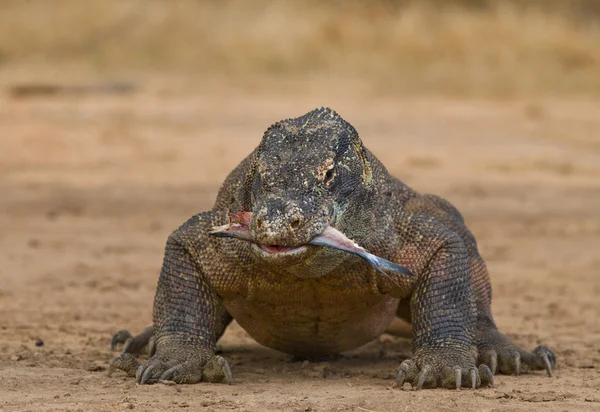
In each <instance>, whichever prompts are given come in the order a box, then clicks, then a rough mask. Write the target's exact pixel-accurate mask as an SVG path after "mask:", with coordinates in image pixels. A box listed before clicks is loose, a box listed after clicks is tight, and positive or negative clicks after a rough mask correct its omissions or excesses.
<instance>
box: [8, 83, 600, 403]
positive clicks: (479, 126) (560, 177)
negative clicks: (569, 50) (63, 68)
mask: <svg viewBox="0 0 600 412" xmlns="http://www.w3.org/2000/svg"><path fill="white" fill-rule="evenodd" d="M320 105H331V106H332V107H334V108H335V109H336V110H338V111H339V112H340V113H341V114H342V115H343V116H344V117H346V118H347V119H348V120H350V121H352V122H353V123H354V124H355V126H356V127H357V129H358V130H359V132H360V133H361V135H362V137H363V140H364V141H365V143H366V145H367V146H368V147H369V148H371V149H372V150H373V151H374V152H375V154H376V155H378V156H379V157H380V159H381V160H382V161H383V162H384V163H385V164H386V165H387V166H388V168H389V169H390V171H391V172H392V173H394V174H395V175H397V176H398V177H400V178H402V179H403V180H404V181H406V182H407V183H409V184H410V185H412V186H413V187H415V188H417V189H418V190H420V191H424V192H433V193H438V194H441V195H443V196H445V197H447V198H449V199H450V200H451V201H452V202H454V203H455V204H456V205H457V206H458V207H459V208H460V209H461V210H462V211H463V213H464V215H465V217H466V219H467V221H468V223H469V225H470V227H471V228H472V230H473V231H474V233H475V234H476V236H477V238H478V240H479V244H480V247H481V251H482V254H483V256H484V257H485V259H486V260H487V262H488V265H489V267H490V270H491V275H492V281H493V290H494V300H493V312H494V315H495V318H496V321H497V323H498V325H499V327H500V328H501V330H503V331H505V332H507V333H508V334H509V336H510V337H511V338H513V339H514V340H515V341H516V342H518V343H519V344H520V345H523V346H524V347H526V348H530V349H531V348H533V347H535V346H536V345H538V344H540V343H544V344H546V345H548V346H550V347H551V348H552V349H553V350H554V351H555V353H556V355H557V357H558V368H557V370H556V372H555V376H554V377H553V378H551V379H549V378H546V377H545V376H544V374H542V373H534V374H527V375H523V376H520V377H514V376H498V377H497V384H496V387H495V388H493V389H483V390H477V391H472V390H462V391H459V392H457V391H448V390H427V391H420V392H415V391H408V390H399V389H394V388H393V387H392V378H393V375H394V370H395V368H396V367H397V365H398V364H399V361H401V360H402V359H405V358H407V357H409V356H410V353H411V352H410V351H411V349H410V341H409V340H406V339H403V338H398V337H393V336H391V335H387V334H386V335H383V336H382V337H381V338H380V339H379V340H377V341H375V342H372V343H370V344H368V345H366V346H364V347H362V348H359V349H357V350H355V351H353V352H350V353H346V354H344V355H343V356H341V357H340V358H339V359H332V360H331V361H329V362H326V363H313V364H311V363H298V362H292V360H291V359H290V357H288V356H287V355H284V354H281V353H278V352H275V351H272V350H270V349H266V348H264V347H261V346H259V345H258V344H256V343H254V342H253V340H252V339H251V338H250V337H249V336H248V335H247V334H246V333H245V332H244V331H243V330H241V329H240V328H239V327H238V326H237V325H235V324H234V325H232V326H231V327H230V328H229V329H228V331H227V332H226V335H225V337H224V338H223V340H222V343H221V345H220V346H221V348H222V350H223V353H224V356H226V357H227V358H228V359H229V360H230V364H231V366H232V369H233V373H234V380H235V382H234V384H233V385H232V386H226V385H218V384H198V385H192V386H185V385H184V386H166V385H155V386H137V385H136V384H135V383H134V382H133V380H132V379H129V378H126V377H125V376H123V375H120V374H117V375H116V376H113V377H107V375H106V372H105V368H106V366H107V363H108V362H109V361H110V359H111V358H112V357H113V356H114V355H115V353H113V352H111V350H110V348H109V341H110V338H111V336H112V334H113V333H114V332H116V331H117V330H118V329H121V328H128V329H130V330H132V331H140V330H141V329H142V328H143V327H144V326H145V325H147V324H149V322H150V320H151V310H152V299H153V295H154V290H155V285H156V281H157V276H158V271H159V268H160V264H161V260H162V252H163V246H164V242H165V239H166V237H167V236H168V234H169V233H170V232H171V231H172V230H173V229H174V228H176V227H177V226H178V225H179V224H180V223H181V222H183V221H184V220H186V219H187V218H188V217H189V216H190V215H192V214H194V213H196V212H197V211H200V210H203V209H207V208H209V207H210V205H211V203H212V201H213V199H214V197H215V193H216V190H217V188H218V186H219V184H220V182H221V181H222V179H223V178H224V176H225V175H226V173H227V172H228V171H229V170H231V169H232V168H233V167H234V166H235V165H236V164H237V162H238V161H239V160H241V159H242V157H243V156H244V155H245V154H247V153H248V152H249V151H250V150H251V149H252V148H253V147H254V146H255V145H256V144H257V143H258V141H259V139H260V136H261V134H262V132H263V131H264V129H266V127H267V126H269V125H270V124H271V123H272V122H274V121H275V120H278V119H280V118H284V117H291V116H296V115H300V114H302V113H304V112H306V111H308V110H310V109H312V108H314V107H316V106H320ZM0 193H1V194H0V411H22V410H23V411H24V410H29V411H67V410H70V411H88V410H89V411H103V410H127V409H134V410H153V411H175V410H182V409H183V410H185V408H189V409H188V410H239V411H254V410H256V411H258V410H261V411H262V410H265V411H281V410H285V411H395V410H398V411H400V410H401V411H420V410H503V411H510V410H523V411H525V410H528V411H529V410H534V411H538V410H551V411H554V410H556V411H571V410H600V373H599V368H600V322H599V320H598V317H599V315H600V305H599V304H598V297H599V296H600V281H599V274H598V267H600V255H599V254H598V251H599V250H600V105H599V104H598V103H597V102H581V101H579V102H558V101H520V102H514V101H513V102H501V103H498V102H496V103H493V102H474V101H469V102H458V101H443V100H435V99H410V100H409V99H404V100H394V99H389V98H386V99H384V98H374V97H357V96H353V95H338V96H337V97H335V98H332V97H331V96H329V97H326V96H317V95H308V96H306V97H297V96H291V95H290V96H287V97H286V96H282V95H280V96H276V95H262V96H255V95H252V96H251V95H239V94H235V93H233V92H232V93H229V94H223V93H212V92H204V93H202V92H199V93H190V92H186V91H185V90H181V91H179V92H169V91H164V90H163V91H160V90H157V91H146V92H143V93H140V94H137V95H133V96H129V97H98V96H95V97H89V98H85V97H83V98H73V97H71V98H52V99H38V100H11V99H9V98H8V97H6V96H2V97H0ZM37 339H42V340H43V346H40V347H38V346H36V345H35V342H36V340H37Z"/></svg>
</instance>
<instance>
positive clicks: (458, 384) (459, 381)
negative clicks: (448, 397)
mask: <svg viewBox="0 0 600 412" xmlns="http://www.w3.org/2000/svg"><path fill="white" fill-rule="evenodd" d="M454 375H455V376H456V390H459V389H460V388H461V387H462V371H461V370H460V368H456V369H454Z"/></svg>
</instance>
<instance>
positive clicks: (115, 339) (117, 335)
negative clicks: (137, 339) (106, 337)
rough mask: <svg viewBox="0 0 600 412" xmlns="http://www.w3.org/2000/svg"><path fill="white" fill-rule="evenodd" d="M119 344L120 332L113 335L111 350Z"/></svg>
mask: <svg viewBox="0 0 600 412" xmlns="http://www.w3.org/2000/svg"><path fill="white" fill-rule="evenodd" d="M118 344H119V334H118V333H117V334H116V335H115V336H113V338H112V340H111V341H110V350H116V349H117V345H118Z"/></svg>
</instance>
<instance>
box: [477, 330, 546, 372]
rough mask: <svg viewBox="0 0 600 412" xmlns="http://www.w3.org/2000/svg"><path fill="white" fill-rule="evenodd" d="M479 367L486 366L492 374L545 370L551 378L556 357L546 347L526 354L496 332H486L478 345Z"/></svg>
mask: <svg viewBox="0 0 600 412" xmlns="http://www.w3.org/2000/svg"><path fill="white" fill-rule="evenodd" d="M478 363H479V364H480V365H487V366H488V367H489V368H490V370H491V371H492V373H493V374H496V373H497V372H500V373H503V374H505V375H520V374H521V372H522V371H523V370H546V374H547V375H548V376H552V370H553V369H554V368H555V367H556V356H555V355H554V353H553V352H552V351H551V350H550V349H548V348H547V347H546V346H542V345H540V346H538V347H537V348H535V349H534V350H533V351H532V352H527V351H524V350H522V349H520V348H519V347H518V346H516V345H515V344H513V343H512V342H511V341H510V340H509V339H508V338H507V337H506V336H504V335H502V334H501V333H500V332H498V331H497V330H494V331H492V332H488V333H487V334H486V337H485V339H483V342H482V343H481V344H480V345H479V359H478Z"/></svg>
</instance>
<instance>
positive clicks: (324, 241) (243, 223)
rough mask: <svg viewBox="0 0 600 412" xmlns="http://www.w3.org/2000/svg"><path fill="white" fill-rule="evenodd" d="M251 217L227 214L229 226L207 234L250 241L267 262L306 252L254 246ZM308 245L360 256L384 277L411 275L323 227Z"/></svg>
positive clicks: (330, 227) (339, 233) (262, 245)
mask: <svg viewBox="0 0 600 412" xmlns="http://www.w3.org/2000/svg"><path fill="white" fill-rule="evenodd" d="M251 216H252V213H251V212H239V213H236V214H230V216H229V217H230V222H229V224H227V225H223V226H216V227H213V228H212V230H211V231H210V232H209V234H210V235H213V236H218V237H232V238H236V239H240V240H245V241H247V242H250V243H252V248H253V250H254V251H255V252H259V254H260V255H261V256H263V257H265V258H269V259H273V258H285V257H296V258H297V257H301V256H302V255H303V254H304V253H305V252H307V251H308V246H306V245H299V246H281V245H265V244H259V243H256V241H255V240H254V238H253V237H252V234H251V233H250V229H249V225H250V218H251ZM308 244H309V245H313V246H322V247H327V248H331V249H336V250H341V251H344V252H346V253H350V254H353V255H356V256H359V257H361V258H362V259H364V260H366V261H367V262H368V263H369V264H370V265H371V266H372V267H373V268H374V269H375V270H376V271H377V272H379V273H381V274H382V275H384V276H386V277H389V276H388V275H387V274H386V271H389V272H392V273H395V274H397V275H402V276H409V277H412V276H413V274H412V273H411V272H410V270H408V269H407V268H405V267H403V266H400V265H398V264H396V263H394V262H391V261H389V260H386V259H383V258H381V257H379V256H376V255H373V254H371V253H369V252H367V251H366V250H365V249H363V248H362V247H360V246H359V245H357V244H356V243H355V242H354V241H352V240H351V239H348V238H347V237H346V235H344V234H343V233H342V232H340V231H339V230H337V229H335V228H333V227H332V226H327V227H325V229H324V230H323V232H321V233H320V234H318V235H316V236H315V237H313V239H312V240H311V241H310V242H308Z"/></svg>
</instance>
